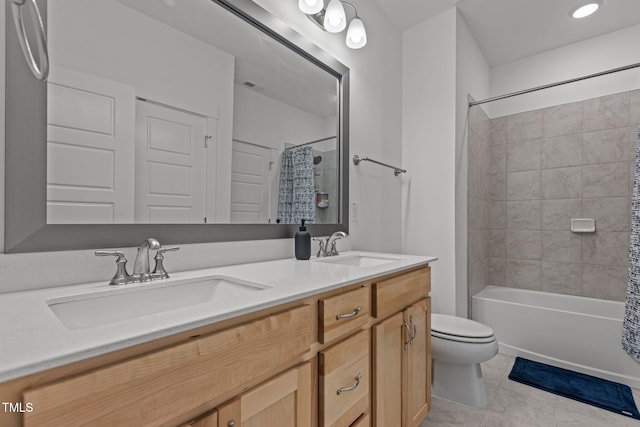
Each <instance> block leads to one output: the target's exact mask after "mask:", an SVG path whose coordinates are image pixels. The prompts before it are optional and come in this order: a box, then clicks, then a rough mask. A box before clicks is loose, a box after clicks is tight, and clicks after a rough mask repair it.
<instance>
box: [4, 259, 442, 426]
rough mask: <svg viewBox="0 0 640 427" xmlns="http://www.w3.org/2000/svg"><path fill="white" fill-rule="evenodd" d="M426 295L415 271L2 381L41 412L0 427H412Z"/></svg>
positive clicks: (417, 409) (420, 403) (420, 404)
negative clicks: (116, 426)
mask: <svg viewBox="0 0 640 427" xmlns="http://www.w3.org/2000/svg"><path fill="white" fill-rule="evenodd" d="M429 292H430V268H429V267H428V266H422V267H418V268H414V269H411V270H408V271H400V272H395V273H393V274H390V275H388V276H384V277H381V278H373V279H370V280H366V281H363V282H361V283H355V284H352V285H348V286H346V287H345V288H343V289H334V290H331V291H328V292H325V293H322V294H319V295H315V296H308V297H305V298H302V299H300V300H298V301H292V302H289V303H286V304H283V305H282V306H277V307H272V308H268V309H264V310H262V311H260V312H257V313H253V314H249V315H245V316H242V317H239V318H235V319H229V320H228V321H223V322H221V323H220V324H214V325H208V326H205V327H203V329H198V330H196V331H185V332H184V333H181V334H176V335H175V336H171V337H166V338H165V339H161V340H157V341H153V342H151V343H147V344H143V345H140V346H139V347H138V348H128V349H124V350H122V351H121V352H116V353H112V354H106V355H103V356H100V357H98V358H96V359H88V360H85V361H82V362H78V363H76V364H71V365H68V366H63V367H60V368H56V369H53V370H51V371H45V372H41V373H37V374H33V375H31V376H27V377H24V378H20V379H17V380H14V381H12V382H11V383H5V384H0V396H2V398H3V401H4V400H6V401H15V402H18V401H19V400H20V398H22V401H23V402H29V403H31V404H32V405H33V407H34V408H36V410H34V411H33V412H30V413H24V414H10V417H9V418H0V425H3V426H5V425H6V426H9V427H14V426H16V427H17V426H25V427H30V426H60V425H64V426H76V425H92V426H114V425H135V426H156V425H166V426H171V425H179V426H182V427H186V426H189V427H230V426H233V427H253V426H260V427H270V426H277V427H283V426H285V427H286V426H292V427H295V426H300V427H306V426H311V427H328V426H336V427H347V426H350V427H371V426H376V427H415V426H418V425H419V423H420V422H421V421H422V419H424V417H425V416H426V415H427V412H428V410H429V406H430V394H431V392H430V387H431V384H430V380H431V360H430V353H431V351H430V350H431V348H430V336H431V333H430V329H431V328H430V326H431V325H430V299H429V298H428V295H429ZM1 415H2V414H0V416H1ZM189 420H191V421H189Z"/></svg>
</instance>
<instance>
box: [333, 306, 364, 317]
mask: <svg viewBox="0 0 640 427" xmlns="http://www.w3.org/2000/svg"><path fill="white" fill-rule="evenodd" d="M361 310H362V306H361V305H359V306H357V307H356V309H355V310H353V311H352V312H351V313H347V314H338V315H337V316H336V320H340V319H349V318H351V317H356V316H357V315H358V313H360V311H361Z"/></svg>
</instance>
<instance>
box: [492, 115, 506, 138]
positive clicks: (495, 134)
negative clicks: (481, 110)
mask: <svg viewBox="0 0 640 427" xmlns="http://www.w3.org/2000/svg"><path fill="white" fill-rule="evenodd" d="M489 127H490V129H489V137H490V139H491V141H490V143H491V144H498V145H499V144H506V143H507V117H506V116H504V117H496V118H493V119H491V123H490V126H489Z"/></svg>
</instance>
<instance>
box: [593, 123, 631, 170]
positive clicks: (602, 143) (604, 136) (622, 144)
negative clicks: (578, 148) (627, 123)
mask: <svg viewBox="0 0 640 427" xmlns="http://www.w3.org/2000/svg"><path fill="white" fill-rule="evenodd" d="M630 153H631V145H630V144H629V130H628V128H627V127H623V128H615V129H605V130H599V131H595V132H587V133H584V134H583V152H582V162H583V164H585V165H591V164H597V163H614V162H624V161H627V160H629V158H630V156H631V154H630Z"/></svg>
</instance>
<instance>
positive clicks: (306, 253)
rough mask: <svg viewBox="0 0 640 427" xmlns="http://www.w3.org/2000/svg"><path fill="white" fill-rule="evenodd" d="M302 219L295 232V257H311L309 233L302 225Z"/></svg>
mask: <svg viewBox="0 0 640 427" xmlns="http://www.w3.org/2000/svg"><path fill="white" fill-rule="evenodd" d="M304 221H305V220H304V219H303V220H302V221H301V224H300V230H298V231H297V232H296V236H295V252H296V259H303V260H304V259H309V258H311V234H309V232H308V231H307V227H305V226H304Z"/></svg>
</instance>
